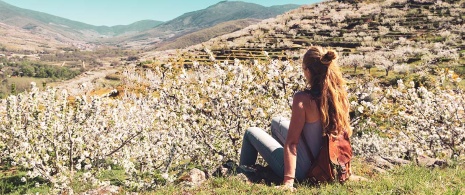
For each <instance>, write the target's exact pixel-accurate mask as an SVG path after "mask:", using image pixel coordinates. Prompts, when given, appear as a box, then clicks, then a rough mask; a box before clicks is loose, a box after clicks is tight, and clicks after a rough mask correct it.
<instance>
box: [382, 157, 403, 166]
mask: <svg viewBox="0 0 465 195" xmlns="http://www.w3.org/2000/svg"><path fill="white" fill-rule="evenodd" d="M382 158H383V159H384V160H387V161H388V162H390V163H392V164H395V165H408V164H410V161H408V160H404V159H401V158H393V157H382Z"/></svg>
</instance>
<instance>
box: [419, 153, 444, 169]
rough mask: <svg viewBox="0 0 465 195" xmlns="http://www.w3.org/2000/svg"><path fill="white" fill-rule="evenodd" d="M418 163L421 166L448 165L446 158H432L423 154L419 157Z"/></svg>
mask: <svg viewBox="0 0 465 195" xmlns="http://www.w3.org/2000/svg"><path fill="white" fill-rule="evenodd" d="M417 164H418V165H420V166H424V167H436V166H439V167H442V166H446V165H447V162H446V161H444V160H440V159H435V158H430V157H427V156H423V155H421V156H418V157H417Z"/></svg>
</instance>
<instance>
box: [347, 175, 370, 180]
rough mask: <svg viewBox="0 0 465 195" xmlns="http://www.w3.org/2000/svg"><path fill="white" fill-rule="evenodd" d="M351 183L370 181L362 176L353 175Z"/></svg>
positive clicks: (350, 178)
mask: <svg viewBox="0 0 465 195" xmlns="http://www.w3.org/2000/svg"><path fill="white" fill-rule="evenodd" d="M349 181H368V179H367V178H365V177H362V176H358V175H354V174H352V175H350V177H349Z"/></svg>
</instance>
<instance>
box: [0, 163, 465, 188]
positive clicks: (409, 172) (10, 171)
mask: <svg viewBox="0 0 465 195" xmlns="http://www.w3.org/2000/svg"><path fill="white" fill-rule="evenodd" d="M353 171H354V173H355V174H356V175H360V176H363V177H366V178H368V179H369V181H366V182H355V181H349V182H347V183H345V184H344V185H341V184H339V183H335V184H326V185H321V186H310V185H307V184H304V183H300V184H296V188H297V194H464V193H465V183H464V182H463V181H465V164H464V163H462V164H460V163H451V165H450V166H448V167H444V168H426V167H419V166H416V165H407V166H403V167H402V166H397V167H395V168H394V169H393V170H391V171H388V172H387V173H383V174H379V173H376V172H373V171H372V170H371V169H370V168H368V166H366V164H365V163H364V162H363V161H362V160H361V159H360V158H355V159H354V161H353ZM25 174H26V173H25V171H23V170H17V169H16V168H14V167H13V168H12V167H8V168H5V167H4V168H1V169H0V194H24V193H28V194H35V193H39V194H48V193H50V192H51V187H50V186H49V185H47V184H44V181H42V180H40V179H34V180H31V181H27V182H21V177H23V176H25ZM97 177H98V178H99V179H101V180H106V181H110V183H111V184H112V185H117V186H122V185H123V181H124V180H125V179H126V178H127V177H126V175H125V173H124V170H122V169H121V168H115V169H112V170H106V171H103V172H102V173H100V174H99V175H97ZM36 182H39V183H41V185H40V187H35V186H34V185H35V183H36ZM71 186H72V188H73V189H74V192H76V193H80V192H85V191H87V190H90V189H92V186H90V185H89V184H87V183H82V182H74V183H72V185H71ZM131 191H132V190H131V189H127V188H122V190H121V193H122V194H125V193H130V192H131ZM231 192H234V193H236V194H286V193H289V192H285V191H282V190H279V189H276V188H275V187H274V186H268V185H265V184H261V183H247V182H244V181H242V180H241V179H239V178H238V177H234V176H233V177H228V178H226V177H215V178H210V179H209V180H207V181H206V182H205V183H203V184H202V185H201V186H199V187H196V188H190V189H189V188H182V187H180V186H179V185H175V184H169V185H167V186H164V187H160V188H159V189H157V190H153V191H143V192H140V193H141V194H230V193H231Z"/></svg>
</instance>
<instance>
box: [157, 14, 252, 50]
mask: <svg viewBox="0 0 465 195" xmlns="http://www.w3.org/2000/svg"><path fill="white" fill-rule="evenodd" d="M260 21H261V20H259V19H241V20H233V21H227V22H223V23H220V24H217V25H215V26H213V27H209V28H205V29H202V30H199V31H196V32H193V33H189V34H186V35H182V36H179V37H173V38H170V39H168V40H166V41H163V42H162V43H161V44H159V46H157V48H156V50H158V51H161V50H168V49H181V48H185V47H188V46H191V45H195V44H198V43H202V42H205V41H208V40H210V39H212V38H215V37H217V36H220V35H224V34H228V33H232V32H234V31H238V30H241V29H243V28H245V27H247V26H250V25H252V24H256V23H258V22H260Z"/></svg>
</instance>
